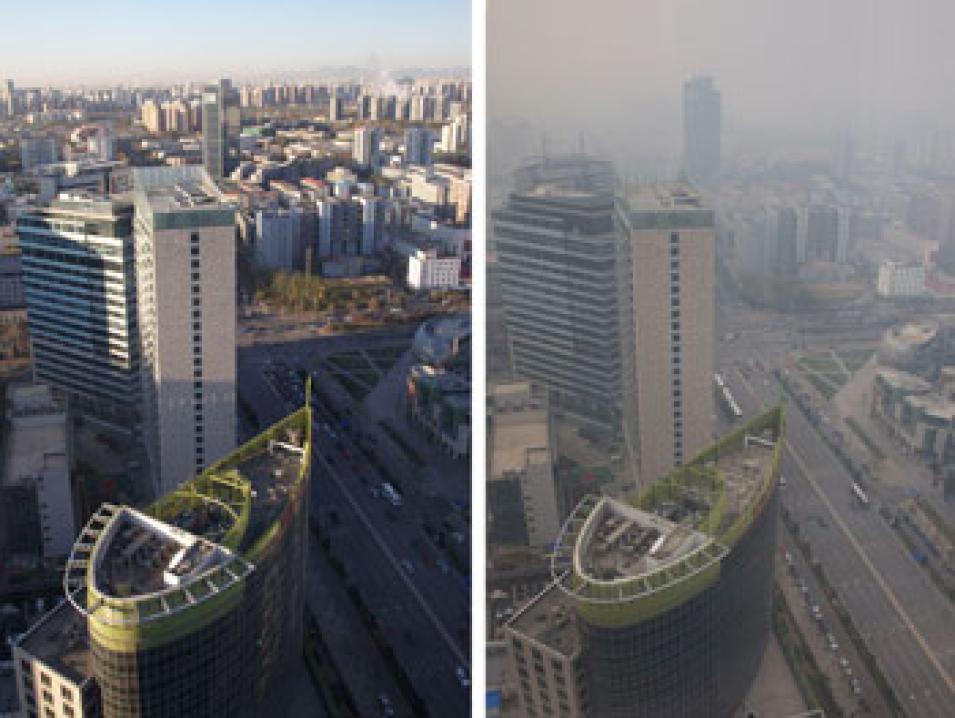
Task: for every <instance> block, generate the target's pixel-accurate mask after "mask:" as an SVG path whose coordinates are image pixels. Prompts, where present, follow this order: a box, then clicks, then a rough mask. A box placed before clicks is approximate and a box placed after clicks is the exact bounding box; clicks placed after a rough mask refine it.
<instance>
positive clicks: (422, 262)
mask: <svg viewBox="0 0 955 718" xmlns="http://www.w3.org/2000/svg"><path fill="white" fill-rule="evenodd" d="M460 281H461V258H460V257H453V256H451V257H447V256H439V255H438V251H437V250H436V249H419V250H417V251H415V252H414V253H413V254H411V255H410V256H409V257H408V286H409V287H411V288H412V289H448V288H451V287H457V286H458V284H459V283H460Z"/></svg>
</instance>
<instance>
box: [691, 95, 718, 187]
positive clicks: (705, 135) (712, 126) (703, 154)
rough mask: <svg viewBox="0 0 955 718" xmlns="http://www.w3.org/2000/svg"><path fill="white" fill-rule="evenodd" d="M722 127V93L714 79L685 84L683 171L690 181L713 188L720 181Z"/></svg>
mask: <svg viewBox="0 0 955 718" xmlns="http://www.w3.org/2000/svg"><path fill="white" fill-rule="evenodd" d="M721 125H722V111H721V99H720V93H719V90H717V89H716V88H715V87H713V78H711V77H694V78H692V79H690V80H687V82H686V84H684V85H683V168H684V170H685V171H686V174H687V177H688V178H689V179H690V181H692V182H694V183H696V184H698V185H700V186H701V187H706V188H710V187H713V186H715V185H716V183H717V182H718V181H719V174H720V132H721Z"/></svg>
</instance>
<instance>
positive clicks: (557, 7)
mask: <svg viewBox="0 0 955 718" xmlns="http://www.w3.org/2000/svg"><path fill="white" fill-rule="evenodd" d="M488 5H489V18H488V29H487V37H488V49H487V57H488V72H487V77H488V107H489V113H490V115H491V119H494V117H495V116H497V117H501V116H509V115H515V116H520V117H524V118H526V119H529V120H532V121H534V122H536V123H540V124H545V125H548V126H549V127H551V128H556V129H557V130H564V131H573V133H574V134H575V133H576V131H577V130H578V129H584V130H586V131H587V133H588V135H589V136H591V137H594V136H596V137H601V136H603V137H604V138H608V137H610V136H613V137H614V138H617V139H620V141H624V142H626V141H629V140H634V139H635V138H637V137H641V136H642V137H644V138H646V137H651V136H652V137H661V138H662V137H664V136H666V137H667V138H668V141H674V140H678V138H679V133H680V127H679V122H680V112H681V110H680V102H681V99H680V97H681V95H680V93H681V91H682V84H683V82H684V80H685V79H686V78H688V77H689V76H691V75H693V74H709V75H712V76H713V77H714V78H715V81H716V84H717V86H718V88H719V89H720V90H721V91H722V93H723V117H724V126H725V127H726V128H727V130H728V131H730V132H732V131H733V130H734V129H735V130H751V129H753V128H757V129H758V128H766V127H775V128H785V129H790V130H793V131H802V130H818V131H819V132H841V131H845V130H847V129H852V130H853V131H858V130H861V131H863V132H868V131H877V132H889V131H892V130H893V129H894V128H895V127H897V126H899V125H906V126H909V127H913V126H919V125H922V126H931V125H932V124H933V123H935V124H936V125H937V126H950V125H952V119H953V118H955V1H953V0H916V1H909V0H586V1H585V2H581V1H580V0H521V1H520V2H515V1H514V0H488ZM488 142H489V146H490V145H491V144H492V143H493V137H490V136H489V138H488Z"/></svg>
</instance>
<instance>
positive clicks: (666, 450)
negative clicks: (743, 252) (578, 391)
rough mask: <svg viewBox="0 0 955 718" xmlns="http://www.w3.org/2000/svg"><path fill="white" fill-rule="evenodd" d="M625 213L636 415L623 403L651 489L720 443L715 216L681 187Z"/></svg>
mask: <svg viewBox="0 0 955 718" xmlns="http://www.w3.org/2000/svg"><path fill="white" fill-rule="evenodd" d="M619 208H620V224H621V226H622V227H623V229H624V232H625V233H626V236H627V241H628V244H629V249H630V266H631V269H632V275H631V276H632V280H631V283H630V284H631V287H632V295H633V303H632V312H633V318H632V324H631V327H632V332H633V335H632V339H630V338H629V337H626V336H625V337H624V339H625V341H627V343H628V344H629V342H630V341H632V344H629V346H632V347H634V350H633V351H624V358H625V363H631V364H632V367H631V366H625V368H624V373H625V377H626V378H627V381H625V382H624V394H625V400H627V401H628V402H629V400H630V399H631V398H632V397H634V396H635V397H636V403H635V406H634V405H633V404H632V403H625V409H627V411H628V413H629V412H630V411H633V410H634V409H635V410H636V416H635V418H636V422H634V421H633V419H634V416H633V415H630V416H628V417H627V419H628V421H627V423H626V426H627V431H628V435H629V438H630V441H631V445H632V446H633V447H634V448H636V449H637V453H638V455H639V462H640V481H641V482H642V483H646V482H648V481H654V480H656V479H658V478H660V477H661V476H663V475H664V474H665V473H666V472H668V471H669V470H670V469H671V468H672V467H673V466H679V465H680V464H681V463H683V460H684V459H687V458H689V457H692V456H694V455H695V454H696V453H697V452H698V451H701V450H702V449H703V448H704V447H705V446H706V445H707V444H708V443H709V441H710V438H711V436H712V430H713V426H712V422H713V392H712V388H711V386H712V380H713V321H714V314H713V312H714V309H713V277H714V262H715V255H714V252H715V247H714V244H715V232H714V224H713V222H714V220H713V210H711V209H709V208H708V207H706V206H705V205H704V204H703V203H702V201H701V200H700V198H699V196H697V195H695V194H693V193H692V192H690V191H689V190H688V189H686V188H685V187H682V186H675V187H667V186H662V185H661V186H647V187H643V188H641V189H640V190H639V191H637V192H635V193H634V194H633V195H631V196H629V197H626V198H623V199H622V200H621V201H620V202H619ZM630 377H634V378H635V386H633V382H632V381H630ZM630 387H633V388H630ZM634 423H635V427H634ZM634 428H635V431H634Z"/></svg>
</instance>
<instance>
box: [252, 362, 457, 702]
mask: <svg viewBox="0 0 955 718" xmlns="http://www.w3.org/2000/svg"><path fill="white" fill-rule="evenodd" d="M256 379H257V381H259V382H262V383H263V384H265V385H266V386H268V387H269V392H268V394H270V395H271V396H268V395H267V394H262V395H260V401H261V402H262V404H268V405H275V404H276V403H278V404H281V403H282V400H281V399H280V398H279V397H278V396H277V395H276V394H275V392H274V389H273V388H272V387H271V385H268V383H267V382H265V380H264V377H262V376H261V374H259V375H258V376H257V377H256ZM266 396H268V398H267V400H266V398H264V397H266ZM254 408H256V409H257V410H264V409H265V407H264V406H256V407H254ZM313 478H314V477H313ZM326 484H327V485H328V486H333V485H334V482H326ZM313 486H314V487H316V490H317V487H318V486H319V483H318V481H314V480H313ZM326 495H327V494H326ZM321 500H322V498H321V496H319V501H321ZM346 506H347V502H340V503H339V507H340V510H342V511H344V510H345V508H346ZM343 515H344V514H343ZM359 537H360V538H365V539H367V536H366V535H365V533H364V532H360V533H359V534H358V536H357V537H356V538H359ZM356 547H360V548H365V549H367V548H368V547H367V542H366V543H362V542H360V541H358V540H353V541H351V542H349V551H348V553H347V554H346V556H348V557H354V556H357V555H360V556H361V557H362V560H361V561H360V562H358V563H355V564H354V565H351V566H350V568H351V569H352V570H353V571H354V572H355V575H362V576H364V578H365V581H364V582H363V584H362V588H363V589H366V590H367V591H368V594H369V596H368V598H369V600H368V602H367V605H368V606H369V609H370V610H371V611H372V612H373V614H375V615H378V613H381V614H382V615H388V611H389V607H388V606H386V605H384V604H383V602H382V601H380V600H378V597H381V596H395V595H397V596H401V594H402V593H407V592H396V591H395V583H394V581H393V580H390V579H389V580H382V577H386V576H389V575H391V576H393V575H394V574H393V572H392V571H391V570H389V564H388V562H387V561H385V560H384V558H383V556H382V554H381V553H380V551H377V550H374V549H372V550H364V551H361V550H358V551H356V550H353V549H355V548H356ZM367 567H376V570H373V571H371V572H370V573H369V572H368V571H367V570H365V569H367ZM369 582H371V585H370V588H366V587H368V586H369ZM363 595H364V594H363ZM395 605H396V606H398V610H399V612H400V614H399V615H401V616H404V617H405V618H404V622H405V624H406V625H407V626H408V632H409V633H410V634H411V635H413V636H417V637H421V640H422V643H423V644H425V645H426V644H427V639H428V636H429V635H430V634H431V633H434V628H433V627H432V626H430V624H428V623H425V621H424V619H423V618H422V617H421V611H420V607H418V606H415V605H410V604H408V605H404V606H402V605H401V601H400V600H399V601H397V602H396V603H395ZM383 630H384V631H385V633H386V634H393V635H389V639H390V640H391V641H393V642H394V644H395V645H396V646H397V648H396V654H397V656H398V659H399V661H400V662H401V663H402V665H403V666H405V667H406V670H408V673H409V677H411V680H412V681H413V683H414V685H415V686H416V688H420V691H421V695H422V698H423V700H425V701H426V702H428V703H429V705H435V706H441V705H448V706H450V705H454V703H453V701H454V700H455V696H456V695H457V696H460V694H461V693H462V692H463V689H462V688H461V687H460V685H458V684H457V681H456V678H455V677H454V673H453V672H454V665H456V664H455V663H454V660H453V657H451V656H444V655H443V653H446V652H447V651H446V650H445V651H442V647H441V644H442V643H443V642H442V641H441V639H440V637H439V636H437V635H435V636H434V644H435V645H431V646H427V647H426V648H423V649H422V650H421V651H420V652H416V653H417V655H414V656H411V657H410V658H411V660H408V657H407V656H406V655H404V654H407V652H408V650H409V648H408V647H407V646H405V647H404V648H402V645H403V644H401V643H399V642H398V639H399V638H401V636H400V635H398V633H399V632H398V631H394V630H392V628H391V626H389V625H388V624H383ZM432 663H433V664H434V665H433V666H431V668H430V669H429V665H431V664H432ZM425 671H426V672H425ZM430 693H436V695H434V696H431V695H429V694H430ZM460 700H462V701H463V702H464V703H465V704H466V703H467V699H466V698H461V699H460ZM461 714H462V715H464V714H465V713H461ZM436 715H441V713H440V712H439V713H437V714H436Z"/></svg>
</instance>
